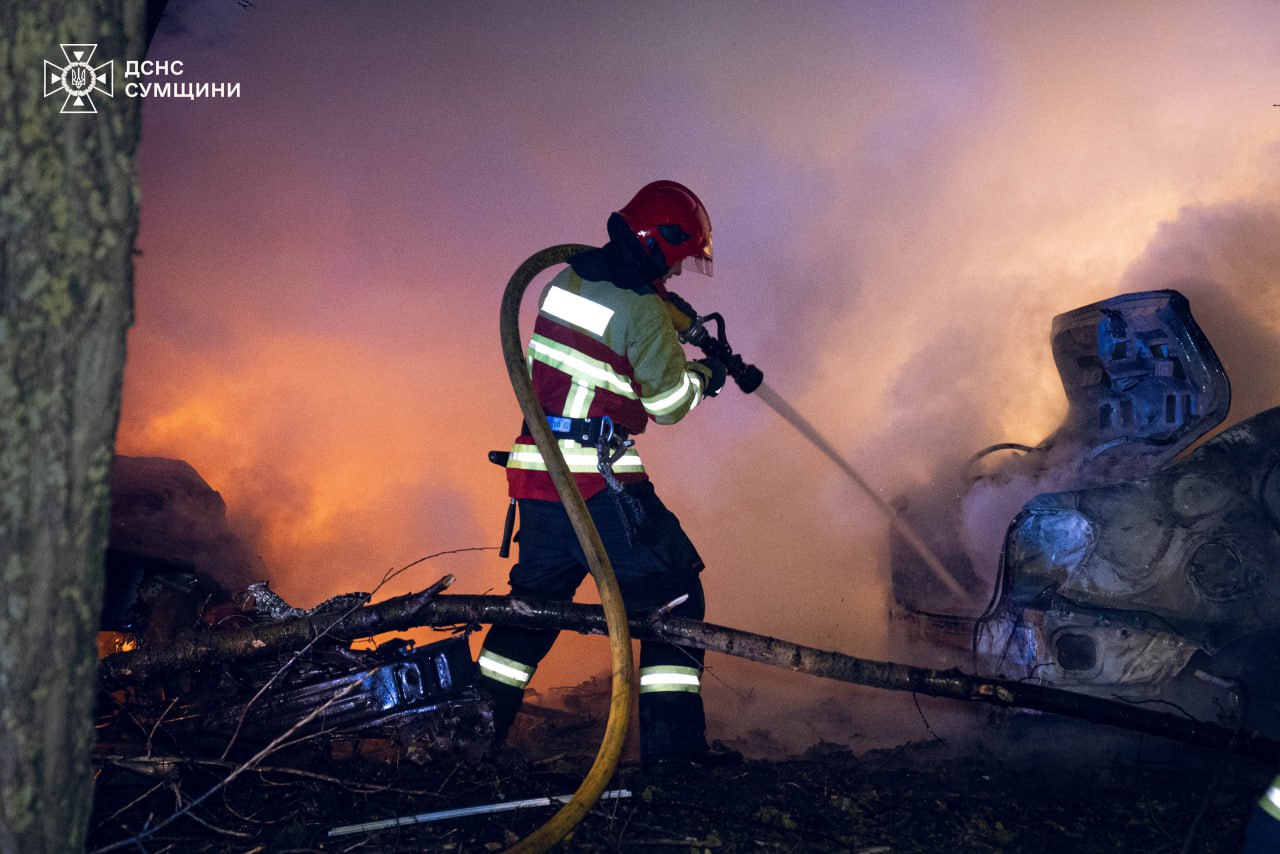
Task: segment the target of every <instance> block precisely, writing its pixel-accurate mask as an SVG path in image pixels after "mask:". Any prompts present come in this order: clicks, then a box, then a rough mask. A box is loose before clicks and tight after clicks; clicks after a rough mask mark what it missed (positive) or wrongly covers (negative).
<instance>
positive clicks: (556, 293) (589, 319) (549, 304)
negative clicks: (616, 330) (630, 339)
mask: <svg viewBox="0 0 1280 854" xmlns="http://www.w3.org/2000/svg"><path fill="white" fill-rule="evenodd" d="M542 310H543V311H544V312H546V313H547V314H549V315H551V316H552V317H554V318H557V319H558V320H563V321H565V322H566V323H572V324H573V325H574V326H580V327H582V328H583V329H585V330H587V331H588V332H592V333H595V334H596V335H603V334H604V331H605V329H607V328H608V327H609V320H610V319H611V318H612V317H613V309H611V308H609V307H608V306H605V305H600V303H597V302H592V301H591V300H589V299H587V298H586V297H584V296H582V295H581V294H575V293H573V292H572V291H566V290H565V289H564V288H560V287H555V288H551V289H550V290H549V291H547V298H546V299H544V300H543V301H542Z"/></svg>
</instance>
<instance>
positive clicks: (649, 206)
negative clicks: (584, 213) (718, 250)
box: [618, 181, 711, 276]
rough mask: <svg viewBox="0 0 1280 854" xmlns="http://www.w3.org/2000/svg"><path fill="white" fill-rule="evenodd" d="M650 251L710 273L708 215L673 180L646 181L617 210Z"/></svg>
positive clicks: (670, 265) (670, 261)
mask: <svg viewBox="0 0 1280 854" xmlns="http://www.w3.org/2000/svg"><path fill="white" fill-rule="evenodd" d="M618 215H619V216H621V217H622V218H623V219H624V220H625V221H626V223H627V225H629V226H630V227H631V230H632V231H633V232H635V235H636V237H638V238H640V243H641V244H642V245H643V246H644V247H645V248H646V249H647V250H649V251H650V252H653V253H655V254H661V256H662V258H663V260H664V261H665V262H666V264H667V268H668V269H671V268H673V267H675V266H676V265H680V266H682V267H683V268H684V269H686V270H687V269H694V270H697V271H698V272H699V273H702V274H704V275H707V276H710V275H711V218H710V217H708V216H707V209H706V208H704V207H703V206H702V202H700V201H699V200H698V197H697V196H695V195H694V194H693V191H692V190H690V189H689V188H688V187H686V186H684V185H683V184H677V183H676V182H675V181H654V182H653V183H652V184H646V185H645V186H644V187H642V188H641V190H640V192H638V193H636V195H635V198H633V199H632V200H631V201H629V202H627V204H626V205H625V206H624V207H623V208H622V210H620V211H618Z"/></svg>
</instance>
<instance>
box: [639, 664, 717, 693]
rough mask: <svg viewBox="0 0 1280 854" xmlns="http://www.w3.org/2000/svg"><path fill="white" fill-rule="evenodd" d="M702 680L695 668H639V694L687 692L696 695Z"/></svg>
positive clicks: (665, 666)
mask: <svg viewBox="0 0 1280 854" xmlns="http://www.w3.org/2000/svg"><path fill="white" fill-rule="evenodd" d="M701 684H702V678H701V674H700V673H699V672H698V669H697V668H696V667H678V666H675V665H663V666H660V667H642V668H640V693H641V694H649V693H653V692H656V691H688V692H691V693H694V694H696V693H698V689H699V688H700V687H701Z"/></svg>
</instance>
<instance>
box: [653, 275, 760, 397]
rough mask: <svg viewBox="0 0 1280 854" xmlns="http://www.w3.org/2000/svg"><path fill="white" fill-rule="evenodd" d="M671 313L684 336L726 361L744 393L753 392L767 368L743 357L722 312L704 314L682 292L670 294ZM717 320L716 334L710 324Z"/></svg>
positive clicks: (721, 360)
mask: <svg viewBox="0 0 1280 854" xmlns="http://www.w3.org/2000/svg"><path fill="white" fill-rule="evenodd" d="M666 305H667V314H669V315H671V322H672V324H674V326H675V328H676V331H677V332H679V333H680V340H681V341H683V342H684V343H686V344H692V345H693V346H695V347H697V348H698V349H699V350H701V351H702V352H703V353H705V354H706V355H707V357H708V358H712V359H716V360H718V361H719V362H721V363H722V364H723V365H724V369H725V373H727V374H728V375H729V376H731V377H733V381H734V382H736V383H737V384H738V388H740V389H742V392H743V393H744V394H751V392H753V391H755V390H756V389H758V388H759V387H760V384H761V383H762V382H764V372H763V371H761V370H760V369H759V368H757V367H756V366H755V365H753V364H751V363H749V362H746V361H744V360H743V358H742V356H740V355H738V354H737V353H735V352H733V348H732V347H731V346H729V340H728V339H727V338H726V337H725V331H724V318H723V317H721V316H720V313H719V312H712V313H711V314H708V315H702V316H700V315H699V314H698V313H697V312H696V311H694V309H693V306H691V305H689V303H687V302H685V301H684V300H683V299H681V297H680V296H679V295H678V294H673V293H668V294H667V303H666ZM711 322H714V323H715V325H716V334H714V335H712V334H711V331H710V330H709V329H708V328H707V324H708V323H711Z"/></svg>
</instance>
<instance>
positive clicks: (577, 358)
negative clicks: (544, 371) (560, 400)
mask: <svg viewBox="0 0 1280 854" xmlns="http://www.w3.org/2000/svg"><path fill="white" fill-rule="evenodd" d="M529 357H530V358H532V359H536V360H537V361H539V362H542V363H543V364H544V365H549V366H551V367H553V368H555V369H556V370H558V371H564V372H565V373H566V374H568V375H569V376H571V377H573V378H574V379H575V380H576V381H578V382H579V383H581V384H582V385H587V386H592V387H595V388H599V387H601V386H604V387H607V388H608V389H609V390H610V391H612V392H614V393H615V394H620V395H622V396H623V397H626V398H630V399H631V400H635V397H636V393H635V391H633V390H632V388H631V382H630V381H629V380H628V379H626V378H625V377H623V376H622V375H621V374H619V373H618V372H617V371H615V370H614V369H613V368H611V367H610V366H609V365H607V364H605V363H604V362H601V361H600V360H598V359H592V358H591V357H590V356H585V355H583V354H582V353H579V352H578V351H577V350H574V349H572V348H570V347H565V346H564V345H562V344H557V343H556V342H554V341H552V340H551V339H549V338H545V337H543V336H541V335H534V336H533V337H532V338H530V339H529Z"/></svg>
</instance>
